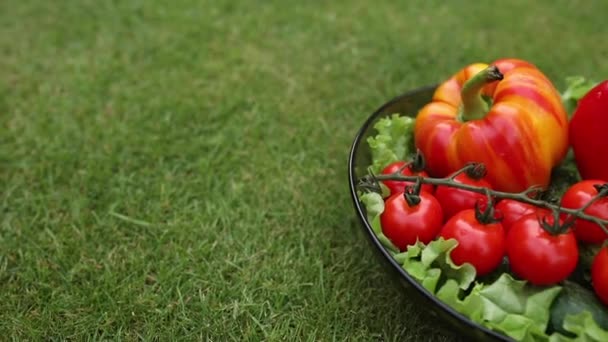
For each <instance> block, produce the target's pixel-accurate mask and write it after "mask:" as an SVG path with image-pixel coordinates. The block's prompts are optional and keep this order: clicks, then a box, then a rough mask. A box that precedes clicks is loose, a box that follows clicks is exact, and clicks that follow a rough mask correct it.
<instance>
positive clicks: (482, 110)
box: [460, 65, 503, 121]
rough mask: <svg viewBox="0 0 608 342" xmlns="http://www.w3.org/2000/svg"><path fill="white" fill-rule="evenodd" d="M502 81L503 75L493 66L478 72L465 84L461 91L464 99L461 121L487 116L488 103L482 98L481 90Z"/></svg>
mask: <svg viewBox="0 0 608 342" xmlns="http://www.w3.org/2000/svg"><path fill="white" fill-rule="evenodd" d="M502 79H503V74H502V73H501V72H500V70H498V68H497V67H496V66H495V65H492V66H489V67H487V68H485V69H483V70H482V71H480V72H478V73H477V74H476V75H475V76H473V77H471V78H470V79H469V80H468V81H466V82H465V83H464V85H463V86H462V90H461V91H460V97H461V99H462V106H461V108H460V119H461V121H470V120H478V119H481V118H483V117H484V116H485V115H486V113H487V112H488V109H489V108H488V104H487V103H486V101H484V99H483V98H482V97H481V90H482V89H483V87H484V86H485V85H486V84H488V83H491V82H494V81H499V80H502Z"/></svg>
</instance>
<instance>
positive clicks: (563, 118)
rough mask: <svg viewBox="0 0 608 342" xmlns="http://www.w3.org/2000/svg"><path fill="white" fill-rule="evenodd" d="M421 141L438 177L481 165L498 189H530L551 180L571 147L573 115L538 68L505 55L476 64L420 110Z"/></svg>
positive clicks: (416, 138) (442, 86)
mask: <svg viewBox="0 0 608 342" xmlns="http://www.w3.org/2000/svg"><path fill="white" fill-rule="evenodd" d="M414 141H415V144H416V147H417V148H418V149H419V150H420V151H421V152H422V153H423V155H424V156H425V158H426V161H427V167H428V171H429V174H430V175H431V176H434V177H446V176H448V175H449V174H451V173H453V172H455V171H456V170H458V169H461V168H462V167H464V166H465V165H466V164H467V163H469V162H481V163H483V164H485V166H486V169H487V180H488V181H489V182H490V183H491V184H492V186H493V187H494V189H496V190H500V191H510V192H517V191H524V190H526V189H528V188H529V187H531V186H540V187H546V186H548V185H549V182H550V180H551V171H552V169H553V168H554V167H555V166H556V165H557V164H559V163H560V161H561V160H562V159H563V158H564V157H565V155H566V152H567V150H568V118H567V114H566V111H565V109H564V106H563V104H562V101H561V97H560V94H559V92H558V91H557V90H556V89H555V87H554V86H553V84H552V83H551V81H550V80H549V79H548V78H547V77H546V76H545V75H544V74H543V73H542V72H541V71H540V70H539V69H538V68H537V67H536V66H534V65H533V64H531V63H529V62H526V61H523V60H519V59H500V60H497V61H495V62H494V63H492V64H491V65H488V64H484V63H474V64H471V65H468V66H466V67H464V68H463V69H461V70H460V71H459V72H457V73H456V74H455V75H453V76H452V77H451V78H449V79H448V80H447V81H445V82H444V83H442V84H440V85H439V86H438V88H437V89H436V90H435V92H434V94H433V99H432V101H431V102H430V103H428V104H427V105H425V106H424V107H423V108H422V109H421V110H420V111H419V112H418V115H417V117H416V125H415V127H414Z"/></svg>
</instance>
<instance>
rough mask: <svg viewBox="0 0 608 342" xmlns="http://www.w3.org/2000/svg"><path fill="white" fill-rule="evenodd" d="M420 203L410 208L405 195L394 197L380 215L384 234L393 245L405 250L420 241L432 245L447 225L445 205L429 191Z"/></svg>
mask: <svg viewBox="0 0 608 342" xmlns="http://www.w3.org/2000/svg"><path fill="white" fill-rule="evenodd" d="M419 197H420V203H418V204H414V205H409V204H408V203H407V201H406V199H405V196H404V195H403V193H399V194H394V195H392V196H390V197H389V198H388V199H387V200H386V202H385V204H384V212H382V214H381V215H380V225H381V226H382V232H383V233H384V235H386V237H387V238H388V239H389V240H391V242H392V243H393V244H394V245H395V246H396V247H397V248H399V250H401V251H404V250H406V249H407V246H409V245H413V244H415V243H416V240H418V241H420V242H423V243H425V244H426V243H429V242H431V240H433V239H434V238H435V237H436V236H437V233H438V232H439V230H440V229H441V225H442V224H443V211H442V209H441V205H440V204H439V202H438V201H437V199H435V197H433V195H431V194H430V193H428V192H425V191H421V192H420V195H419Z"/></svg>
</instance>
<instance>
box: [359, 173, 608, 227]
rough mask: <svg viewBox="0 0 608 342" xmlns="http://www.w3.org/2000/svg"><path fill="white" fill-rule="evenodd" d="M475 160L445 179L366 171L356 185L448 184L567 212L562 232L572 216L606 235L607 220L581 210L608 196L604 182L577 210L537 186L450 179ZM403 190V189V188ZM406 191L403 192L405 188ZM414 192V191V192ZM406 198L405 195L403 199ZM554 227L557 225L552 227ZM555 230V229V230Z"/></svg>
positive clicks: (414, 187) (571, 219) (492, 196)
mask: <svg viewBox="0 0 608 342" xmlns="http://www.w3.org/2000/svg"><path fill="white" fill-rule="evenodd" d="M478 164H479V163H470V164H468V165H466V166H465V167H463V168H462V169H460V170H458V171H456V172H455V173H453V174H452V175H450V176H448V177H445V178H433V177H423V176H405V175H403V174H401V173H400V172H396V173H392V174H386V175H373V174H370V175H368V176H366V177H364V178H362V179H361V181H360V184H361V186H364V185H365V184H366V183H371V184H373V183H375V182H379V181H385V180H394V181H406V182H415V184H414V185H412V186H410V187H411V190H410V192H411V191H413V190H415V189H416V187H417V188H418V191H420V187H421V186H422V184H431V185H436V186H448V187H454V188H458V189H462V190H468V191H471V192H476V193H480V194H485V195H487V196H491V198H492V199H512V200H516V201H519V202H523V203H528V204H531V205H534V206H537V207H541V208H546V209H549V210H551V211H553V212H554V215H557V216H558V217H559V214H560V213H563V214H568V218H567V219H566V220H565V222H564V223H563V225H561V227H560V228H559V231H564V230H566V229H567V228H569V227H570V226H571V225H572V223H574V219H575V218H578V219H583V220H587V221H589V222H593V223H595V224H597V225H598V226H599V227H600V228H601V229H602V230H603V231H604V232H605V233H606V234H608V228H607V226H608V220H604V219H601V218H599V217H596V216H593V215H589V214H586V213H585V210H586V209H587V208H588V207H589V206H590V205H591V204H593V203H595V201H597V200H598V199H600V198H602V197H605V196H608V183H607V184H606V185H605V186H602V187H601V188H600V190H599V193H598V194H597V195H596V196H594V197H593V198H592V199H591V200H590V201H589V202H587V203H586V204H585V205H584V206H583V207H581V208H578V209H570V208H564V207H561V206H560V205H557V204H554V203H551V202H548V201H546V200H543V199H539V198H538V194H539V193H541V192H542V190H543V188H542V187H539V186H532V187H530V188H528V189H526V190H524V191H521V192H506V191H497V190H493V189H489V188H486V187H483V186H476V185H470V184H465V183H460V182H456V181H455V180H454V178H455V177H456V176H457V175H459V174H461V173H463V172H467V171H468V170H471V169H474V168H479V167H480V166H479V165H478ZM406 189H407V188H406ZM406 192H407V191H406ZM418 193H419V192H417V193H416V194H418ZM406 199H407V198H406ZM557 224H558V225H559V220H557ZM556 229H557V228H556ZM556 232H557V231H556Z"/></svg>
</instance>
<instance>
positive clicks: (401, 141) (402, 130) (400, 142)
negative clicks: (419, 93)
mask: <svg viewBox="0 0 608 342" xmlns="http://www.w3.org/2000/svg"><path fill="white" fill-rule="evenodd" d="M414 124H415V119H414V118H412V117H409V116H402V115H399V114H393V115H392V116H390V117H386V118H382V119H380V120H378V122H376V124H375V125H374V128H375V129H376V131H377V132H378V133H377V134H376V135H375V136H372V137H369V138H368V139H367V143H368V144H369V147H370V151H371V154H372V166H371V170H372V172H374V173H380V172H382V169H384V168H385V167H386V166H387V165H388V164H390V163H392V162H395V161H398V160H404V159H405V158H406V157H407V156H408V155H409V154H410V153H412V151H413V145H414Z"/></svg>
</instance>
